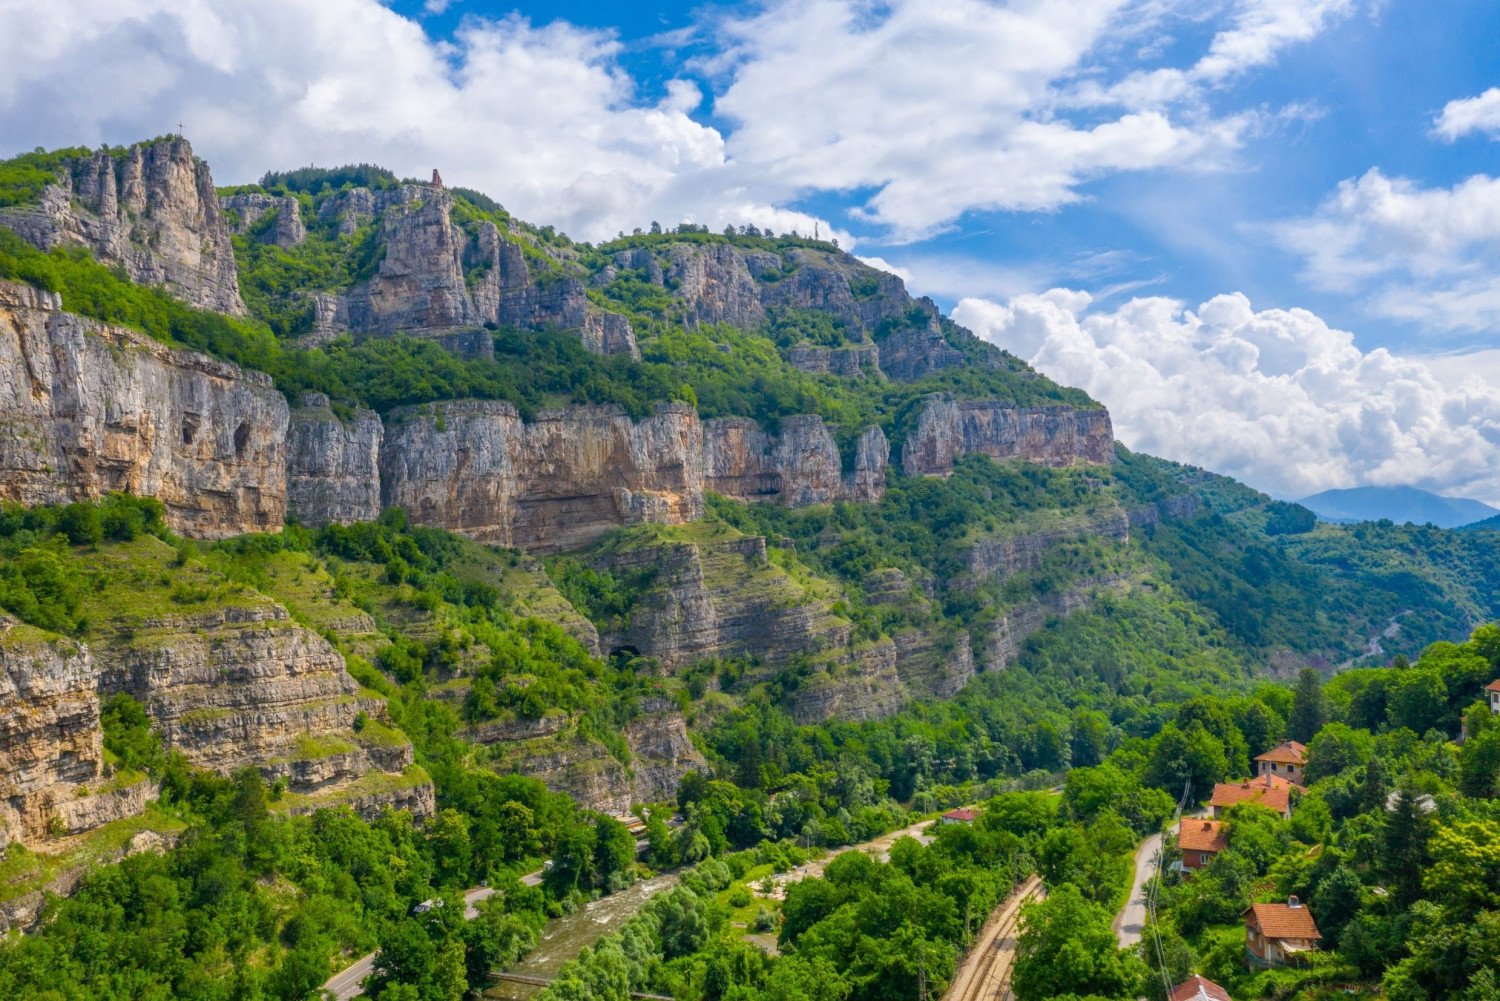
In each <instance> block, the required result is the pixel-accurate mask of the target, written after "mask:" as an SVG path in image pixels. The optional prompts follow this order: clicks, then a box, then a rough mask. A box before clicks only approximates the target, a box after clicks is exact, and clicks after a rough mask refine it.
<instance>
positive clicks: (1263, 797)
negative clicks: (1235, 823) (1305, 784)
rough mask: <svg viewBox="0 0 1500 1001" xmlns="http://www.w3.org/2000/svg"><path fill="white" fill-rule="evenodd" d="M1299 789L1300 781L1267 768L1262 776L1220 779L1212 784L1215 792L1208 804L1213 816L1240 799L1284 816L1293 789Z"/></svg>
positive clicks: (1289, 803) (1290, 801)
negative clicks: (1242, 778) (1227, 780)
mask: <svg viewBox="0 0 1500 1001" xmlns="http://www.w3.org/2000/svg"><path fill="white" fill-rule="evenodd" d="M1293 789H1295V790H1296V791H1297V792H1302V791H1303V789H1302V787H1301V786H1300V785H1298V784H1297V783H1295V782H1292V781H1290V780H1289V779H1284V778H1282V777H1281V776H1279V775H1272V774H1271V773H1270V772H1267V773H1266V774H1265V775H1263V776H1259V777H1257V778H1253V779H1244V780H1242V781H1240V782H1220V783H1219V784H1218V785H1216V786H1214V794H1213V796H1212V797H1210V799H1209V801H1208V805H1209V806H1211V807H1213V811H1214V817H1215V819H1217V818H1220V817H1222V816H1224V811H1225V810H1227V809H1229V808H1230V807H1231V806H1236V805H1238V804H1240V803H1258V804H1260V805H1261V806H1263V807H1265V808H1266V809H1268V810H1275V811H1276V812H1277V813H1279V814H1281V815H1282V816H1283V817H1286V818H1290V817H1291V815H1292V790H1293Z"/></svg>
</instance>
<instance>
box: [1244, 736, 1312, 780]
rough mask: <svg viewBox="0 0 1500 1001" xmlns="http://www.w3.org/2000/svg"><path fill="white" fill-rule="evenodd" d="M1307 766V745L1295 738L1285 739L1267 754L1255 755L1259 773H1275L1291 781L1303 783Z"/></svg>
mask: <svg viewBox="0 0 1500 1001" xmlns="http://www.w3.org/2000/svg"><path fill="white" fill-rule="evenodd" d="M1306 766H1307V745H1305V744H1299V743H1297V742H1296V741H1295V740H1283V741H1282V742H1281V743H1279V744H1277V745H1276V746H1275V747H1273V748H1271V749H1270V750H1269V751H1267V752H1266V753H1265V754H1257V755H1256V756H1255V767H1256V774H1257V775H1275V776H1277V777H1278V778H1283V779H1286V780H1287V781H1289V782H1295V783H1297V784H1298V785H1301V784H1302V772H1303V769H1304V768H1306Z"/></svg>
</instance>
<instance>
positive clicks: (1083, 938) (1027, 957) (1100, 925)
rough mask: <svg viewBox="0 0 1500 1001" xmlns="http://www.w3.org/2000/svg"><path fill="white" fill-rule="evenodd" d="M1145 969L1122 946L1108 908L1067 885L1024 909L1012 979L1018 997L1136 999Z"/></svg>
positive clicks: (1029, 1000) (1023, 999)
mask: <svg viewBox="0 0 1500 1001" xmlns="http://www.w3.org/2000/svg"><path fill="white" fill-rule="evenodd" d="M1144 972H1145V969H1144V966H1143V964H1142V963H1141V961H1140V960H1139V959H1138V958H1137V957H1136V956H1135V955H1133V954H1131V953H1127V952H1123V951H1121V950H1120V948H1119V945H1118V943H1117V942H1116V941H1115V935H1114V932H1113V931H1112V930H1111V928H1110V916H1109V912H1107V911H1106V910H1105V909H1104V908H1103V907H1100V906H1099V905H1098V904H1095V903H1092V902H1090V901H1089V900H1087V899H1085V898H1084V896H1083V894H1082V893H1081V892H1080V891H1079V889H1078V888H1077V887H1076V886H1074V885H1072V884H1071V883H1065V884H1063V885H1062V886H1061V887H1059V888H1058V889H1057V890H1055V891H1054V892H1052V893H1051V894H1050V895H1049V896H1048V897H1047V899H1046V900H1043V901H1041V902H1038V903H1030V904H1027V905H1025V907H1024V908H1023V909H1022V911H1021V934H1020V937H1019V938H1018V939H1017V942H1016V961H1015V967H1014V970H1013V974H1012V982H1011V983H1012V987H1013V988H1014V990H1015V992H1016V997H1017V998H1019V999H1021V1001H1033V999H1038V1001H1039V999H1042V998H1056V997H1061V996H1064V995H1078V996H1080V997H1082V996H1088V995H1093V996H1097V997H1104V998H1128V997H1134V996H1135V993H1136V991H1137V990H1138V989H1139V987H1140V984H1141V980H1142V976H1143V974H1144Z"/></svg>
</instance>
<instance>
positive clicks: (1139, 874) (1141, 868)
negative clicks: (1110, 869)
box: [1115, 833, 1162, 949]
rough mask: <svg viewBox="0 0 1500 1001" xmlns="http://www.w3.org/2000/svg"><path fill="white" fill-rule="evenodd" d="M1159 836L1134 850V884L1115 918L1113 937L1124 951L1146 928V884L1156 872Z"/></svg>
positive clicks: (1149, 839)
mask: <svg viewBox="0 0 1500 1001" xmlns="http://www.w3.org/2000/svg"><path fill="white" fill-rule="evenodd" d="M1161 839H1162V836H1161V834H1159V833H1158V834H1153V835H1151V837H1149V838H1147V839H1146V840H1145V841H1142V842H1141V846H1140V847H1139V848H1137V849H1136V850H1135V882H1133V883H1131V885H1130V896H1129V897H1127V898H1126V900H1125V906H1124V907H1122V908H1120V913H1119V914H1118V915H1116V916H1115V937H1116V938H1118V939H1119V940H1120V948H1122V949H1126V948H1129V947H1130V946H1133V945H1135V944H1136V943H1137V942H1139V941H1140V940H1141V932H1142V930H1144V929H1145V927H1146V882H1147V881H1148V880H1149V879H1150V878H1151V877H1152V875H1154V874H1155V872H1156V856H1157V853H1158V852H1160V851H1161Z"/></svg>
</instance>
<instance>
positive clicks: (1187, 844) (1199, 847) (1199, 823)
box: [1177, 817, 1229, 852]
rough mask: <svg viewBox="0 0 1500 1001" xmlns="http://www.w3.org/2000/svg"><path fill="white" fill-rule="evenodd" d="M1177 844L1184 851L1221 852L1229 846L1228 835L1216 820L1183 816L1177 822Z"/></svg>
mask: <svg viewBox="0 0 1500 1001" xmlns="http://www.w3.org/2000/svg"><path fill="white" fill-rule="evenodd" d="M1177 845H1178V847H1180V848H1181V849H1182V850H1183V851H1185V852H1221V851H1223V850H1224V849H1226V848H1228V847H1229V835H1228V834H1226V833H1225V831H1224V825H1223V824H1222V823H1220V822H1219V821H1217V820H1200V819H1198V818H1197V817H1183V818H1182V819H1181V820H1180V821H1178V822H1177Z"/></svg>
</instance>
